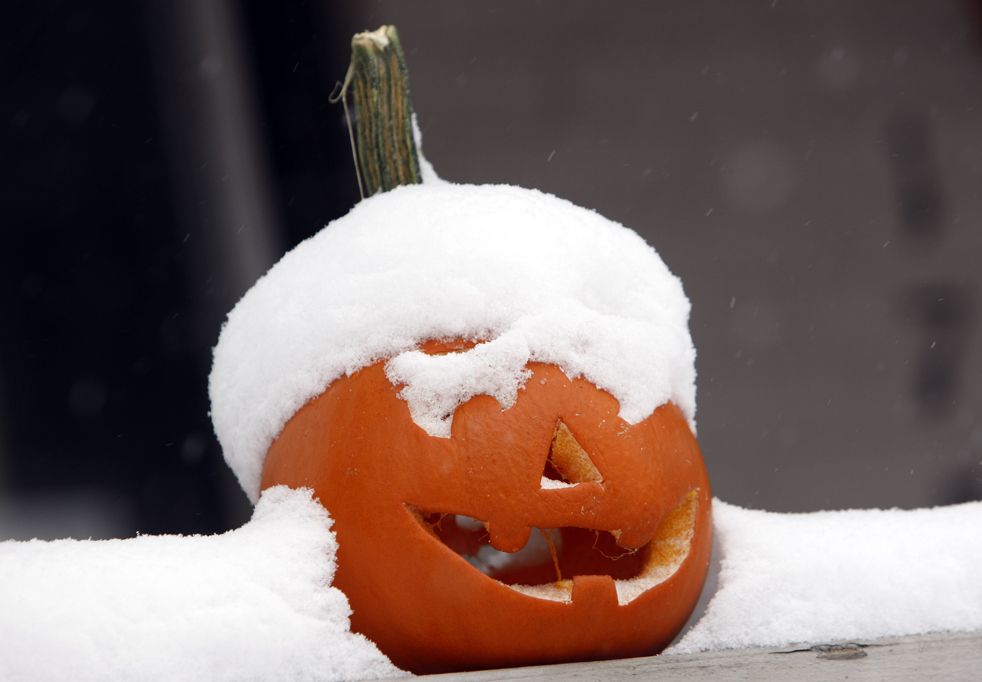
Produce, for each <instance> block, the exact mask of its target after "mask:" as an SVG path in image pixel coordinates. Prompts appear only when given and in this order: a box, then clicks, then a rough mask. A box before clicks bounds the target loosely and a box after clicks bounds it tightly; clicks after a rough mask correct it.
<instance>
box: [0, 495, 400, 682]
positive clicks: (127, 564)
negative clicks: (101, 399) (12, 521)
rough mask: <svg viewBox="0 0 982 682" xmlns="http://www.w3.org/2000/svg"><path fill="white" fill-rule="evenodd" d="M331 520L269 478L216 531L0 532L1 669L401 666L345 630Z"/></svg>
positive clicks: (101, 676)
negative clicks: (123, 535) (236, 520)
mask: <svg viewBox="0 0 982 682" xmlns="http://www.w3.org/2000/svg"><path fill="white" fill-rule="evenodd" d="M330 526H331V521H330V519H329V518H328V515H327V512H326V511H325V510H324V508H323V507H322V506H321V505H320V503H318V502H316V501H314V500H311V494H310V491H292V490H289V489H287V488H284V487H277V488H271V489H269V490H267V491H265V492H264V493H263V497H262V499H260V500H259V503H258V504H257V505H256V508H255V511H254V514H253V518H252V520H251V521H250V522H249V523H247V524H246V525H245V526H243V527H242V528H239V529H238V530H233V531H230V532H228V533H225V534H224V535H217V536H209V537H200V536H195V537H182V536H141V537H136V538H131V539H127V540H101V541H77V540H58V541H55V542H41V541H37V540H34V541H31V542H14V541H9V542H3V543H0V680H4V681H5V682H13V681H15V680H46V681H59V680H72V681H73V682H78V681H83V682H84V681H87V680H98V681H100V682H112V681H114V680H120V681H126V682H140V681H143V680H160V681H164V680H166V681H167V682H172V681H181V680H208V681H221V680H230V681H231V680H284V681H286V680H311V681H312V680H325V681H326V680H363V679H370V678H379V677H395V676H400V675H404V674H405V673H403V672H401V671H399V670H398V669H397V668H395V667H394V666H393V665H392V664H391V663H390V662H389V661H388V659H387V658H386V657H385V656H383V655H382V654H380V653H379V652H378V649H376V647H375V645H374V644H372V643H371V642H369V641H368V640H367V639H365V638H364V637H362V636H361V635H357V634H352V633H351V632H350V631H349V623H348V617H349V614H350V609H349V607H348V600H347V599H346V598H345V596H344V595H343V594H342V593H341V592H340V591H339V590H337V589H336V588H333V587H330V584H331V580H332V579H333V576H334V569H335V563H334V553H335V549H336V546H337V545H336V542H335V539H334V533H332V532H331V530H330Z"/></svg>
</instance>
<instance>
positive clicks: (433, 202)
mask: <svg viewBox="0 0 982 682" xmlns="http://www.w3.org/2000/svg"><path fill="white" fill-rule="evenodd" d="M688 318H689V301H688V299H687V298H686V297H685V294H684V293H683V291H682V284H681V282H680V281H679V280H678V278H676V277H675V276H674V275H672V274H671V273H670V272H669V271H668V268H667V267H666V266H665V264H664V263H663V262H662V260H661V258H659V256H658V254H657V253H655V251H654V250H653V249H652V248H651V247H650V246H648V245H647V244H646V243H645V242H644V240H642V239H641V238H640V237H639V236H638V235H637V234H636V233H634V232H632V231H631V230H629V229H627V228H625V227H623V226H621V225H619V224H617V223H614V222H612V221H610V220H607V219H605V218H603V217H601V216H600V215H598V214H597V213H595V212H593V211H589V210H587V209H583V208H579V207H577V206H574V205H573V204H571V203H569V202H568V201H564V200H562V199H558V198H556V197H554V196H551V195H549V194H543V193H542V192H538V191H535V190H527V189H521V188H518V187H510V186H505V185H497V186H492V185H482V186H464V185H453V184H451V183H447V182H442V181H435V182H427V183H425V184H422V185H412V186H404V187H399V188H397V189H395V190H393V191H390V192H385V193H383V194H379V195H376V196H374V197H372V198H370V199H367V200H365V201H362V202H361V203H359V204H358V205H357V206H355V207H354V209H352V211H351V212H350V213H349V214H348V215H346V216H345V217H343V218H341V219H339V220H336V221H335V222H333V223H332V224H331V225H329V226H328V227H326V228H325V229H324V230H322V231H321V232H320V233H318V234H317V235H315V236H314V237H312V238H310V239H308V240H307V241H305V242H304V243H302V244H300V245H299V246H298V247H297V248H295V249H294V250H293V251H291V252H290V253H288V254H287V255H286V256H284V257H283V259H282V260H281V261H280V262H279V263H277V264H276V265H275V266H274V267H273V268H272V269H271V270H270V271H269V272H268V273H267V274H266V275H265V276H264V277H263V278H262V279H261V280H259V282H257V283H256V285H255V286H254V287H253V288H252V289H251V290H250V291H249V292H248V293H246V295H245V296H244V297H243V298H242V300H241V301H239V303H238V304H237V305H236V306H235V308H234V309H233V310H232V312H231V313H229V316H228V321H227V323H226V325H225V327H224V328H223V330H222V333H221V337H220V338H219V341H218V345H217V346H216V348H215V354H214V365H213V369H212V373H211V377H210V382H209V392H210V396H211V404H212V421H213V422H214V425H215V432H216V433H217V435H218V438H219V440H220V441H221V443H222V448H223V451H224V454H225V458H226V461H227V462H228V463H229V465H230V466H231V467H232V469H233V471H235V473H236V475H237V476H238V478H239V482H240V483H241V484H242V487H243V489H244V490H245V491H246V493H247V494H248V495H249V496H250V498H251V499H253V500H255V499H256V496H257V495H258V493H259V479H260V476H261V473H262V467H263V462H264V459H265V455H266V451H267V449H268V448H269V445H270V443H271V442H272V440H273V438H275V437H276V435H277V434H278V433H279V432H280V430H281V429H282V428H283V425H284V424H285V423H286V421H287V420H288V419H289V418H290V417H291V416H292V415H293V414H294V413H295V412H296V411H297V410H298V409H300V408H301V407H302V406H303V405H304V403H306V402H307V401H308V400H310V399H311V398H313V397H315V396H317V395H319V394H320V393H321V392H323V391H324V389H325V388H327V386H328V385H329V384H330V383H331V382H332V381H334V380H335V379H337V378H339V377H340V376H342V375H343V374H351V373H353V372H355V371H357V370H358V369H361V368H363V367H365V366H367V365H369V364H371V363H373V362H376V361H379V360H389V361H390V363H389V366H388V368H387V369H388V375H389V377H390V379H391V380H392V381H393V382H395V383H397V384H405V387H404V392H403V394H402V395H403V397H404V398H406V399H407V400H408V402H409V408H410V412H411V414H412V416H413V419H414V420H415V421H416V423H417V424H418V425H419V426H421V427H422V428H424V429H425V430H426V431H427V432H428V433H430V435H433V436H442V437H446V436H449V428H450V419H452V416H451V417H446V415H448V414H452V410H453V407H455V406H456V405H459V404H461V403H462V402H464V401H466V400H468V399H469V398H470V397H473V396H474V395H478V394H487V395H493V396H494V397H495V398H497V399H498V401H499V402H500V403H501V405H502V408H503V409H504V408H507V407H508V406H509V405H510V404H512V403H513V402H514V400H515V397H516V395H517V392H518V390H520V388H521V386H522V383H523V382H524V380H525V373H524V371H523V369H524V366H525V363H526V362H528V361H541V362H547V363H553V364H556V365H559V366H560V367H561V368H562V369H563V370H564V371H565V372H566V373H567V374H568V375H570V376H571V377H575V376H583V377H585V378H587V379H588V380H590V381H592V382H593V383H595V384H596V385H597V386H599V387H601V388H603V389H605V390H607V391H609V392H610V393H611V394H613V395H614V397H615V398H617V399H618V400H619V401H620V416H621V417H622V418H623V419H625V420H626V421H628V422H630V423H637V422H639V421H641V420H643V419H644V418H645V417H647V416H648V415H650V414H651V413H652V412H653V411H654V410H655V408H657V407H658V406H659V405H662V404H663V403H665V402H666V401H668V400H672V401H674V402H675V403H676V404H678V405H679V407H680V408H681V409H682V410H683V412H684V413H685V414H686V416H687V417H688V418H689V420H690V422H692V423H693V425H694V421H693V420H694V417H695V367H694V360H695V349H694V348H693V345H692V339H691V337H690V336H689V331H688ZM458 337H464V338H469V339H475V340H480V341H482V342H484V343H482V344H481V345H479V346H478V347H477V348H475V349H474V350H472V351H469V352H468V353H465V354H463V356H468V357H463V356H456V355H447V356H439V357H422V354H421V353H419V352H415V351H416V349H417V347H418V345H419V344H420V343H421V342H422V341H425V340H427V339H432V338H458ZM448 400H449V402H448Z"/></svg>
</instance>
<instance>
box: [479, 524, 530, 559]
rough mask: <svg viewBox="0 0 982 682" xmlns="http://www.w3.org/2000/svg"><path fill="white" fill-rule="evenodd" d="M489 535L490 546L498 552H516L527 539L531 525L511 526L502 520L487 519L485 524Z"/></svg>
mask: <svg viewBox="0 0 982 682" xmlns="http://www.w3.org/2000/svg"><path fill="white" fill-rule="evenodd" d="M485 527H486V528H487V529H488V535H489V536H490V541H491V546H492V547H494V548H495V549H496V550H498V551H499V552H517V551H518V550H520V549H521V548H522V547H524V546H525V544H526V543H527V542H528V540H529V536H530V535H531V534H532V527H531V526H512V525H510V524H508V523H505V522H502V521H494V520H491V521H488V522H487V523H486V524H485Z"/></svg>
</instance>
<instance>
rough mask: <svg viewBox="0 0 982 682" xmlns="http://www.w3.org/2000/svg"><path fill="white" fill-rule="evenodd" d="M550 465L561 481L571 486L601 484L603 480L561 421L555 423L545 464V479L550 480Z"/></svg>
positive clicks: (588, 456)
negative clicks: (560, 477)
mask: <svg viewBox="0 0 982 682" xmlns="http://www.w3.org/2000/svg"><path fill="white" fill-rule="evenodd" d="M550 465H551V468H552V469H554V470H555V472H556V473H558V474H559V475H560V476H562V478H563V480H565V481H567V482H569V483H572V484H576V483H602V482H603V480H604V479H603V477H602V476H601V475H600V472H599V471H598V470H597V467H596V466H594V464H593V461H592V460H591V459H590V455H588V454H587V453H586V450H584V449H583V446H582V445H580V444H579V443H578V442H576V438H574V437H573V434H572V432H570V430H569V427H567V426H566V424H564V423H563V421H562V420H561V419H560V420H559V421H558V422H556V431H555V432H554V433H553V436H552V445H551V446H550V448H549V461H548V463H547V464H546V471H545V477H546V478H550V476H549V474H550V473H551V472H550V471H549V469H550Z"/></svg>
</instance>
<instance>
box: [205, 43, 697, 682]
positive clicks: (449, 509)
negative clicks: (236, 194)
mask: <svg viewBox="0 0 982 682" xmlns="http://www.w3.org/2000/svg"><path fill="white" fill-rule="evenodd" d="M358 41H361V42H362V43H364V44H363V45H361V46H360V47H358V46H356V50H355V53H356V54H355V58H354V61H358V59H362V61H363V62H364V63H366V64H368V66H365V68H364V70H363V72H362V73H361V75H360V76H359V75H357V74H356V75H354V76H352V74H353V73H355V72H356V69H355V67H354V66H353V67H352V70H350V71H349V80H354V81H359V79H360V81H361V82H363V86H364V87H365V88H369V87H374V88H376V89H377V91H373V92H372V93H369V94H370V96H364V97H363V98H362V100H364V101H366V102H368V101H375V102H388V100H386V98H388V97H390V96H393V93H395V95H397V97H396V100H395V101H394V103H393V102H389V103H387V104H384V105H379V107H378V109H379V111H382V112H398V114H399V115H400V116H401V117H402V118H401V119H399V121H398V122H396V123H395V124H389V123H386V121H385V120H380V121H375V123H378V126H377V127H375V128H372V129H371V130H367V131H366V129H362V123H365V126H366V128H367V127H368V122H370V121H372V120H373V116H372V115H370V112H367V113H366V112H365V111H362V110H359V114H358V120H359V156H360V158H361V161H362V164H361V165H362V169H363V175H364V178H365V181H366V182H365V184H366V185H367V187H368V188H369V194H371V195H372V196H371V198H370V199H367V200H365V201H362V202H361V203H360V204H358V205H357V206H356V207H355V208H354V209H353V210H352V211H351V212H350V213H349V214H348V215H347V216H345V217H344V218H341V219H339V220H337V221H335V222H334V223H332V224H331V225H329V226H328V227H327V228H325V229H324V230H323V231H321V232H320V233H318V234H317V235H315V236H314V237H312V238H311V239H310V240H308V241H307V242H304V243H303V244H301V245H300V246H298V247H297V248H296V249H295V250H294V251H293V252H291V253H289V254H287V255H286V256H285V257H284V258H283V259H282V260H281V261H280V262H279V263H278V264H277V265H276V266H274V267H273V268H272V269H271V270H270V271H269V273H267V274H266V275H265V276H264V277H263V278H262V279H261V280H260V281H259V282H257V283H256V285H255V286H254V287H253V288H252V289H251V290H250V291H249V292H248V293H247V294H246V295H245V296H244V297H243V299H242V300H241V301H240V302H239V303H238V304H237V305H236V307H235V309H234V310H233V311H232V312H231V313H230V314H229V318H228V322H227V324H226V326H225V328H224V329H223V331H222V335H221V338H220V339H219V343H218V345H217V346H216V348H215V363H214V366H213V369H212V374H211V377H210V386H209V391H210V394H211V399H212V419H213V422H214V424H215V430H216V433H217V434H218V436H219V440H220V441H221V443H222V447H223V451H224V454H225V458H226V460H227V461H228V463H229V465H230V466H231V467H232V469H233V470H234V471H235V473H236V475H237V476H238V478H239V481H240V482H241V483H242V486H243V488H244V489H245V491H246V492H247V493H248V494H249V496H250V498H251V499H252V500H253V501H255V500H256V499H257V498H258V495H259V492H260V490H261V489H263V488H267V487H269V486H273V485H278V484H286V485H289V486H293V487H301V486H303V487H310V488H313V489H314V492H315V495H316V497H318V498H319V499H320V501H321V503H322V504H323V505H324V506H325V507H326V509H327V510H328V512H329V513H330V515H331V517H332V518H333V519H334V530H335V532H336V533H337V539H338V552H337V573H336V576H335V582H334V584H335V585H336V586H337V587H339V588H340V589H341V590H342V591H343V592H344V593H345V594H346V595H347V597H348V599H349V601H350V604H351V608H352V612H353V613H352V616H351V625H352V629H353V630H355V631H356V632H360V633H363V634H365V635H366V636H368V637H369V638H370V639H371V640H373V641H374V642H375V643H376V644H377V645H378V646H379V649H380V650H381V651H382V652H383V653H385V654H386V655H388V656H389V657H390V658H391V659H392V661H393V662H394V663H395V664H396V665H398V666H400V667H403V668H405V669H407V670H410V671H412V672H417V673H422V672H440V671H450V670H464V669H473V668H482V667H503V666H515V665H523V664H533V663H547V662H558V661H576V660H586V659H599V658H613V657H625V656H638V655H644V654H649V653H655V652H658V651H660V650H661V649H662V648H664V647H665V646H666V645H667V644H668V643H669V642H670V641H671V640H672V638H673V637H674V636H675V635H676V634H677V633H678V632H679V630H680V629H681V628H682V626H683V625H684V623H685V621H686V619H687V618H688V616H689V614H690V613H691V611H692V609H693V608H694V606H695V604H696V601H697V600H698V597H699V593H700V591H701V589H702V585H703V582H704V580H705V576H706V572H707V569H708V563H709V554H710V546H711V537H712V523H711V515H710V504H711V497H710V490H709V483H708V480H707V477H706V471H705V467H704V465H703V461H702V457H701V454H700V452H699V447H698V445H697V444H696V440H695V437H694V432H693V428H694V415H695V368H694V359H695V350H694V348H693V347H692V340H691V337H690V336H689V332H688V315H689V302H688V299H687V298H686V297H685V294H684V293H683V291H682V287H681V283H680V282H679V281H678V279H677V278H676V277H674V276H673V275H672V274H671V273H670V272H669V271H668V268H667V267H666V266H665V264H664V263H663V262H662V261H661V259H660V258H659V257H658V255H657V254H656V253H655V251H654V250H653V249H652V248H651V247H650V246H648V245H647V244H646V243H645V242H644V240H642V239H641V238H640V237H639V236H638V235H637V234H635V233H634V232H632V231H630V230H628V229H626V228H624V227H623V226H620V225H618V224H616V223H614V222H612V221H609V220H606V219H604V218H602V217H601V216H599V215H597V214H596V213H594V212H592V211H588V210H585V209H582V208H579V207H576V206H574V205H573V204H571V203H569V202H567V201H563V200H560V199H557V198H556V197H553V196H550V195H546V194H542V193H540V192H536V191H534V190H525V189H521V188H517V187H509V186H461V185H452V184H450V183H446V182H443V181H441V180H439V179H438V178H436V177H435V175H433V174H432V172H431V170H430V169H429V166H428V165H427V164H426V163H425V160H423V159H422V157H421V156H420V157H419V158H418V159H417V156H416V149H415V147H414V142H413V139H412V138H413V130H412V126H411V124H410V121H409V116H410V115H411V106H410V105H409V103H408V90H407V88H406V87H405V83H401V84H400V85H399V86H398V87H396V86H393V87H389V84H388V82H387V81H385V78H387V77H388V76H387V75H386V74H389V75H391V74H392V73H395V72H398V71H399V70H400V69H401V68H403V67H404V63H403V57H402V54H401V50H400V49H399V48H398V40H397V38H396V35H395V33H394V31H393V30H392V29H387V28H385V27H383V29H380V30H379V31H378V32H374V33H370V34H361V35H360V36H356V43H357V42H358ZM358 50H362V51H363V52H364V54H362V57H358V54H359V53H358ZM366 55H367V56H366ZM379 83H382V85H379ZM342 92H343V91H342ZM400 93H401V94H400ZM400 97H401V99H399V98H400ZM357 99H358V98H357V97H356V100H357ZM383 118H384V117H383ZM376 143H377V144H378V148H377V149H374V150H372V149H368V148H369V147H370V146H371V145H373V144H376ZM366 149H367V151H366ZM400 150H402V151H403V152H405V154H408V156H405V159H406V168H407V169H408V170H407V172H406V173H404V174H402V173H397V172H390V170H391V169H389V164H391V163H395V162H394V161H392V158H394V157H397V156H399V153H400ZM376 152H377V153H376ZM428 174H429V179H427V175H428ZM402 175H405V177H406V178H408V180H406V179H400V178H401V177H402ZM420 177H421V178H422V179H423V180H424V181H425V182H423V184H410V185H408V186H399V187H395V188H394V189H392V188H391V187H390V184H392V183H394V184H399V183H400V182H417V181H418V180H419V178H420ZM389 189H391V191H384V190H389Z"/></svg>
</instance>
